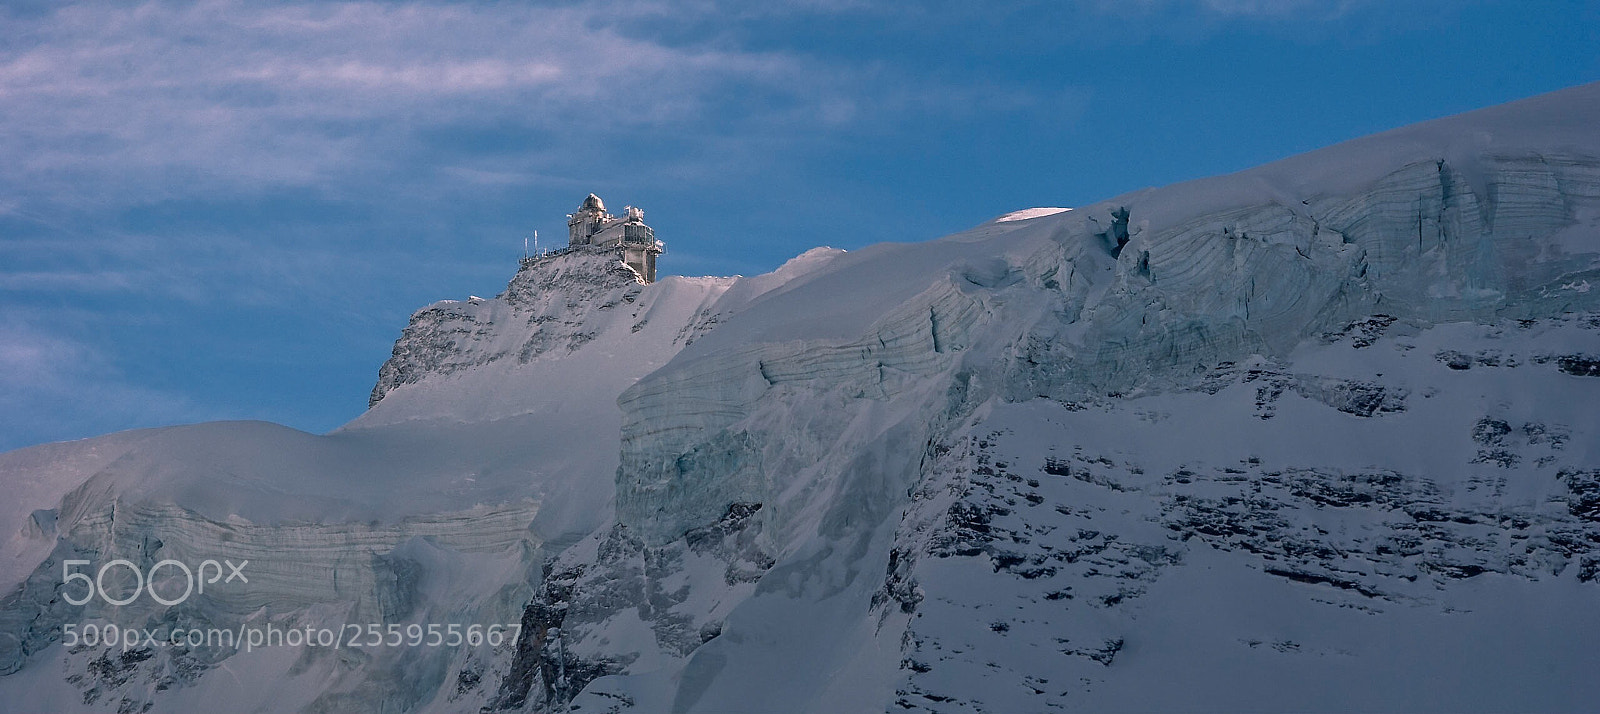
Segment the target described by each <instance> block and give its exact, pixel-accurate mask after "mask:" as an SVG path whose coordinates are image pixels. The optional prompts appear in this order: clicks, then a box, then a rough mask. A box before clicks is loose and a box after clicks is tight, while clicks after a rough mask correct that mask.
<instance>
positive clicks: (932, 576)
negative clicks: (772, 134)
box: [0, 84, 1600, 712]
mask: <svg viewBox="0 0 1600 714" xmlns="http://www.w3.org/2000/svg"><path fill="white" fill-rule="evenodd" d="M1596 117H1600V84H1591V85H1585V86H1581V87H1576V88H1573V89H1569V90H1565V91H1562V92H1557V93H1553V94H1549V95H1544V96H1540V97H1535V98H1532V99H1528V100H1524V101H1521V102H1515V103H1512V104H1507V105H1503V106H1499V107H1493V108H1490V109H1485V110H1481V111H1478V112H1472V113H1469V114H1464V115H1460V116H1456V117H1450V118H1446V119H1441V120H1437V121H1433V122H1427V123H1423V124H1419V125H1415V126H1412V127H1406V128H1403V129H1398V130H1395V131H1391V132H1386V133H1383V134H1379V135H1375V136H1372V137H1367V138H1364V139H1359V140H1355V141H1352V142H1346V143H1344V144H1340V145H1337V146H1333V147H1329V148H1327V149H1323V150H1320V151H1315V152H1311V153H1309V154H1304V155H1301V156H1296V157H1293V158H1290V159H1286V160H1283V161H1279V162H1276V163H1273V164H1268V165H1265V166H1262V167H1259V168H1256V169H1252V170H1249V171H1245V172H1241V173H1237V174H1233V175H1229V176H1222V177H1217V178H1212V179H1204V180H1200V181H1193V182H1188V183H1184V184H1178V185H1175V186H1169V187H1164V188H1157V189H1145V190H1142V191H1136V192H1133V193H1131V194H1127V195H1124V196H1120V197H1117V198H1113V199H1110V200H1107V201H1104V202H1101V203H1097V204H1094V205H1090V206H1082V207H1078V208H1076V209H1072V210H1067V209H1053V208H1052V209H1046V208H1036V209H1025V210H1023V211H1016V212H1013V213H1009V214H1006V215H1003V216H1001V217H999V218H997V219H995V220H993V221H990V222H988V223H985V224H983V225H980V226H977V227H975V228H973V229H971V230H968V231H965V232H962V233H958V234H955V235H952V236H948V237H945V238H941V239H938V240H934V241H928V242H923V243H904V244H881V245H875V246H871V247H868V248H865V249H862V250H859V251H851V252H848V253H846V252H844V251H839V250H834V249H828V248H818V249H814V250H812V251H808V252H806V253H804V254H802V255H800V256H798V257H796V258H794V259H793V260H791V261H789V262H788V263H786V264H785V265H784V266H782V267H781V268H779V269H778V270H776V271H774V272H772V273H768V274H765V275H758V276H752V277H741V278H685V277H667V278H663V279H662V280H660V281H659V282H657V283H654V284H651V285H644V284H642V283H641V282H640V281H639V280H638V276H637V275H635V274H634V273H633V272H632V271H631V270H629V269H628V268H627V267H626V266H623V265H621V264H620V263H618V262H617V261H616V260H615V258H614V256H608V255H607V254H605V253H604V252H603V251H588V250H584V249H577V250H571V251H564V252H561V253H558V254H554V255H550V256H543V257H540V258H535V259H533V260H531V261H528V262H527V263H525V264H524V265H523V267H522V269H521V270H519V271H518V272H517V274H516V276H515V277H514V278H513V279H512V280H511V282H510V284H509V285H508V286H507V289H506V291H505V292H504V293H502V294H501V295H499V296H497V297H495V298H493V299H487V300H485V299H473V300H471V301H467V302H453V301H445V302H440V303H436V304H434V305H430V306H428V307H425V308H423V309H422V310H419V311H417V313H415V314H414V315H413V316H412V319H411V322H410V324H409V325H408V326H407V328H406V330H405V332H404V333H403V334H402V336H401V338H400V339H399V340H398V341H397V343H396V346H395V351H394V355H393V357H392V358H391V359H390V360H389V361H388V362H386V363H385V364H384V366H383V368H382V370H381V371H380V374H379V379H378V383H377V385H376V386H375V388H374V391H373V397H372V405H371V408H370V409H369V411H368V412H367V413H366V414H364V415H363V416H361V417H360V418H358V419H356V420H355V421H353V422H351V423H350V424H348V425H346V426H344V427H342V428H340V429H338V430H336V431H334V432H333V433H330V434H327V435H320V436H319V435H312V434H305V433H302V432H298V431H295V430H292V429H288V428H285V427H281V426H277V425H272V424H265V423H260V422H224V423H213V424H200V425H194V426H187V427H173V428H167V429H151V430H142V431H135V432H125V433H120V434H112V435H108V436H104V437H100V438H96V439H88V440H83V441H78V442H69V443H62V444H48V445H42V446H37V447H32V448H28V449H22V450H18V451H13V452H10V453H7V454H3V455H0V483H3V484H5V486H6V490H7V495H8V498H7V499H5V500H4V501H3V502H0V544H3V550H0V587H4V588H5V589H6V590H5V592H6V593H7V594H5V595H4V599H3V600H0V712H3V711H45V710H47V711H101V710H105V711H141V710H148V711H191V710H194V709H195V708H197V707H205V708H209V709H218V708H219V707H220V708H221V709H225V710H235V711H263V710H266V711H290V710H303V711H344V710H385V711H466V710H479V709H486V710H489V711H517V710H521V711H556V710H562V709H564V708H567V707H569V706H570V707H571V708H572V709H573V710H578V711H641V712H643V711H652V712H653V711H785V712H787V711H864V710H890V709H893V710H904V709H910V710H927V711H940V712H956V711H1044V710H1048V709H1087V710H1095V711H1153V710H1184V711H1237V710H1285V709H1291V710H1300V711H1348V710H1385V711H1392V710H1417V711H1424V710H1432V711H1504V710H1511V709H1514V710H1539V711H1583V710H1587V709H1589V708H1591V707H1590V704H1591V703H1592V702H1593V701H1595V699H1596V697H1597V696H1600V685H1597V684H1595V683H1594V682H1595V679H1594V678H1593V677H1590V676H1588V673H1589V672H1592V671H1594V669H1595V667H1596V665H1600V654H1597V651H1596V650H1595V649H1594V647H1593V646H1592V643H1593V642H1594V641H1595V640H1596V637H1597V636H1600V604H1597V603H1600V598H1597V595H1600V450H1597V445H1600V417H1597V413H1596V412H1595V411H1594V410H1593V409H1592V408H1591V406H1590V405H1592V404H1594V403H1596V401H1597V399H1600V304H1597V303H1600V291H1594V290H1591V289H1590V286H1592V285H1594V284H1600V125H1597V123H1596V122H1595V121H1594V119H1595V118H1596ZM223 557H232V558H234V559H235V560H238V559H242V558H247V557H248V558H249V559H250V561H251V563H252V565H251V568H252V571H251V573H252V575H253V578H252V580H251V583H250V587H248V588H241V589H238V590H217V591H215V592H211V593H207V595H205V596H204V597H202V598H199V599H197V600H195V601H193V602H191V603H190V604H188V605H185V606H179V607H170V608H169V607H163V606H159V605H157V604H155V603H152V602H148V601H144V600H141V601H139V602H137V603H135V604H132V605H129V606H125V607H120V608H119V607H114V606H109V605H102V604H90V605H88V606H83V607H74V606H70V605H68V604H67V603H65V602H64V601H63V600H62V599H61V598H60V596H59V595H60V592H61V586H62V580H61V576H62V573H61V561H63V560H66V559H85V560H90V561H91V562H93V563H95V564H100V563H104V562H107V561H109V560H112V559H114V558H126V559H128V560H130V561H132V562H135V563H140V564H143V565H144V566H145V567H148V566H149V565H152V564H154V562H156V561H158V560H161V559H163V558H175V559H180V560H185V561H190V562H195V561H198V560H199V559H202V558H219V559H220V558H223ZM366 622H382V623H385V624H389V623H398V624H418V625H426V624H428V623H447V622H456V623H463V624H465V623H469V622H477V623H482V624H489V623H512V622H520V623H521V624H522V625H524V626H525V628H524V629H525V630H526V632H527V633H528V634H527V637H526V638H525V639H524V640H523V641H521V642H512V643H506V644H502V645H501V646H498V647H493V646H489V645H487V644H484V645H479V646H462V647H455V648H449V647H415V648H405V647H401V648H387V649H383V648H380V649H368V650H360V651H350V650H341V651H330V650H327V649H322V648H314V647H278V648H266V649H257V650H254V651H244V650H242V649H238V648H229V647H208V648H191V649H181V650H180V649H174V648H154V649H147V648H133V649H130V650H128V651H124V650H123V649H122V648H106V647H103V646H100V647H83V646H80V647H76V648H72V649H67V648H65V647H63V646H62V644H61V641H60V640H61V627H62V625H63V624H65V623H78V624H85V623H98V624H107V623H113V624H117V625H118V626H119V627H141V628H155V629H161V628H171V627H180V626H182V627H188V626H214V627H222V628H233V627H237V626H239V625H242V624H243V625H261V626H264V625H266V624H275V625H278V626H283V627H289V626H306V625H314V626H326V627H338V626H340V625H342V624H346V623H366ZM219 703H221V704H219Z"/></svg>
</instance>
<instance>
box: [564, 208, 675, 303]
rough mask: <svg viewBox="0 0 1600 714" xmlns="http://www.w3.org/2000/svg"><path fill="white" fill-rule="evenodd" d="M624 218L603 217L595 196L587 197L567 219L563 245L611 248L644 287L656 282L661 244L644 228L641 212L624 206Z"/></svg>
mask: <svg viewBox="0 0 1600 714" xmlns="http://www.w3.org/2000/svg"><path fill="white" fill-rule="evenodd" d="M623 212H624V215H622V216H613V215H611V214H609V213H606V204H605V202H604V201H601V200H600V197H599V196H596V195H594V194H592V193H591V194H589V197H588V198H585V199H583V205H582V206H579V207H578V212H577V213H573V214H570V215H568V216H567V245H569V246H579V245H592V246H598V247H601V248H615V249H617V253H618V255H619V256H620V257H621V258H622V262H624V263H627V264H628V267H630V268H633V269H634V271H635V272H637V273H639V275H640V276H642V277H643V278H644V281H645V282H647V283H653V282H655V281H656V256H658V255H661V252H662V243H661V241H658V240H656V232H655V231H654V230H653V229H651V228H650V226H647V225H645V224H644V211H642V210H640V209H638V208H634V207H633V206H628V207H626V208H624V209H623Z"/></svg>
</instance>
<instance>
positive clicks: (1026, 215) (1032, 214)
mask: <svg viewBox="0 0 1600 714" xmlns="http://www.w3.org/2000/svg"><path fill="white" fill-rule="evenodd" d="M1070 210H1072V209H1070V208H1055V207H1052V206H1039V207H1037V208H1024V209H1022V210H1020V211H1012V212H1010V213H1007V214H1005V215H1003V216H1001V217H999V218H996V219H994V222H995V223H1005V222H1007V221H1026V220H1028V219H1030V218H1043V217H1044V216H1053V215H1055V214H1057V213H1061V212H1063V211H1070Z"/></svg>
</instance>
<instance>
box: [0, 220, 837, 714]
mask: <svg viewBox="0 0 1600 714" xmlns="http://www.w3.org/2000/svg"><path fill="white" fill-rule="evenodd" d="M825 260H826V252H824V253H819V254H817V255H814V256H811V258H810V259H809V262H808V261H801V262H800V263H799V264H797V266H792V267H791V268H790V270H791V272H795V271H803V270H804V269H806V268H805V265H807V264H810V265H812V266H813V267H814V266H815V265H817V264H820V263H819V262H818V261H822V262H825ZM735 282H737V281H736V280H734V279H721V278H705V279H696V278H676V277H673V278H667V279H664V280H662V281H660V282H658V283H656V284H653V285H648V286H646V285H642V284H640V283H639V281H638V280H637V276H636V275H634V274H633V273H632V272H631V271H629V270H628V269H627V268H626V267H625V266H622V265H621V264H620V263H619V262H617V261H616V259H615V256H614V255H605V254H603V253H600V252H595V251H588V250H584V249H578V250H572V251H566V252H563V253H561V254H557V255H551V256H546V257H542V258H539V259H535V260H532V261H529V262H528V263H527V264H526V265H525V266H524V267H523V269H522V270H521V271H519V272H518V273H517V275H516V277H515V278H513V280H512V281H511V283H510V284H509V285H508V287H507V289H506V291H505V292H504V293H503V294H502V295H500V296H499V297H497V298H495V299H493V300H473V301H469V302H445V303H439V304H436V305H433V306H429V307H428V308H425V309H423V310H421V311H419V312H418V313H417V314H416V315H415V316H414V317H413V320H412V322H411V325H410V326H408V327H407V329H406V331H405V333H404V335H403V336H402V338H401V339H400V341H399V342H398V343H397V344H396V348H395V356H394V357H393V358H392V359H391V360H389V361H388V362H387V363H386V364H385V365H384V367H383V369H382V371H381V374H380V378H379V383H378V385H377V387H376V388H375V389H374V407H373V408H372V409H371V410H369V411H368V412H367V414H365V415H363V416H362V417H361V418H360V419H357V420H356V421H355V422H352V423H351V424H349V425H346V426H345V427H344V428H342V429H340V430H337V431H335V432H334V433H332V434H329V435H326V436H316V435H311V434H305V433H301V432H297V431H294V430H292V429H287V428H284V427H280V426H277V425H272V424H265V423H256V422H235V423H215V424H199V425H194V426H186V427H174V428H167V429H153V430H146V431H141V432H130V433H127V434H117V435H111V436H108V437H102V438H99V439H91V440H85V441H81V442H74V443H70V444H51V445H46V446H42V447H36V448H34V449H24V450H21V451H17V452H12V453H10V454H6V455H4V456H0V474H3V477H4V479H5V482H6V483H7V485H8V487H9V488H10V489H11V494H12V496H13V498H11V499H8V500H6V502H5V504H4V510H3V511H0V519H3V520H0V528H3V531H0V532H3V533H4V534H6V535H5V538H4V540H3V543H4V546H5V551H4V556H5V558H6V560H5V565H6V568H5V571H4V573H3V574H4V577H5V586H6V590H7V595H6V597H5V599H4V601H3V607H0V672H7V673H16V674H13V675H12V676H9V677H7V678H5V679H4V680H0V688H7V689H9V688H10V687H12V686H17V687H21V688H23V689H36V690H38V692H39V693H37V694H35V695H32V696H30V697H20V696H12V694H10V693H8V694H6V695H5V696H4V697H0V699H4V700H6V701H13V702H24V701H25V702H28V705H27V706H28V708H30V709H32V708H43V709H59V710H67V709H72V708H74V707H77V706H79V705H80V704H81V705H84V706H87V705H96V706H98V705H107V706H111V707H112V708H117V707H121V706H124V705H127V706H133V707H135V708H140V707H142V706H144V705H145V704H146V703H159V704H161V705H162V706H171V707H172V708H173V709H174V710H182V709H184V708H185V706H186V705H184V704H183V702H189V703H190V704H189V705H188V706H197V704H196V702H198V701H202V700H203V699H204V697H203V696H201V697H200V698H199V699H195V697H196V696H198V695H197V693H198V692H201V691H204V690H206V689H208V688H209V687H212V686H215V685H213V684H206V682H214V681H215V680H214V677H213V676H212V675H211V674H210V672H212V671H213V670H214V669H219V668H220V669H225V670H230V671H232V670H235V668H236V667H237V666H239V665H238V663H239V661H240V660H241V659H243V660H249V661H257V660H259V659H260V656H259V655H253V654H251V653H249V652H244V651H241V650H240V649H239V648H237V647H221V648H210V649H205V650H203V651H193V650H183V651H177V650H173V649H162V650H160V651H150V652H147V653H145V654H141V655H138V656H137V657H135V660H137V661H132V660H130V661H128V662H125V663H124V662H122V661H121V660H117V659H116V658H117V657H118V656H119V655H120V653H113V654H112V659H113V660H116V661H117V662H118V664H116V666H115V667H112V669H115V670H118V672H112V673H109V674H108V670H107V669H106V667H109V666H110V665H105V663H98V664H97V662H99V660H97V659H96V657H97V656H98V654H99V653H98V652H83V651H81V650H74V651H73V652H67V653H63V652H61V651H60V649H59V648H56V647H55V644H56V643H58V642H59V641H60V640H61V637H62V628H61V626H62V625H63V624H64V623H115V624H118V625H119V626H123V627H129V626H144V627H150V626H160V627H169V626H170V627H175V626H180V625H181V626H183V627H201V628H213V627H215V628H222V629H231V628H235V627H238V626H240V625H249V626H266V625H268V624H271V625H275V626H279V627H289V626H301V627H304V626H307V625H311V626H318V627H333V628H337V627H338V626H339V625H341V624H343V623H353V622H382V623H390V622H397V623H406V622H413V621H414V622H417V623H424V622H460V623H467V622H478V623H486V624H487V623H496V622H498V623H502V624H504V623H515V622H517V621H518V619H519V618H520V617H521V611H522V607H523V605H524V604H525V603H526V602H527V600H528V599H529V598H530V597H531V595H532V590H531V587H532V585H533V584H536V583H537V582H538V581H539V578H540V571H541V567H542V562H543V561H544V559H545V558H546V557H547V555H548V549H550V548H556V549H559V548H560V547H562V546H564V544H565V543H568V542H571V541H573V540H575V539H577V538H580V537H582V536H583V535H585V534H587V533H589V532H592V531H593V530H595V529H596V528H597V527H599V525H600V524H602V523H604V522H605V521H606V520H608V519H609V514H610V506H611V498H612V494H613V483H614V477H615V470H616V464H617V456H616V454H617V448H616V439H617V437H616V434H617V432H618V429H619V428H620V421H621V412H620V410H619V409H618V408H617V406H616V398H617V395H618V394H619V393H620V392H621V391H622V389H623V388H624V387H625V386H627V385H628V384H630V383H631V382H632V381H633V380H635V379H637V378H638V376H640V375H642V374H644V373H646V372H648V371H650V370H651V369H654V368H655V367H657V366H659V365H661V364H662V363H664V362H665V361H666V360H667V359H669V358H670V357H671V355H672V354H673V353H675V352H676V351H677V350H678V349H680V348H681V347H682V346H683V345H686V344H688V343H690V342H692V341H693V339H694V337H695V336H696V335H697V334H699V333H700V332H701V331H703V330H704V329H705V328H706V326H707V325H710V324H714V322H715V319H716V317H715V314H716V313H715V312H714V311H713V310H712V309H711V306H712V305H713V304H714V303H715V302H716V301H717V299H718V298H719V297H720V296H721V295H722V293H723V292H725V291H726V290H727V289H728V288H729V287H730V286H732V285H733V284H734V283H735ZM780 283H781V280H777V281H774V280H772V279H771V278H768V279H767V284H766V288H767V289H770V288H771V287H775V286H776V285H778V284H780ZM759 288H760V285H754V286H748V287H744V288H742V289H741V290H740V295H741V297H738V298H737V300H748V299H751V298H752V297H754V296H757V295H759V294H760V292H761V289H759ZM551 541H554V542H555V545H554V546H550V545H547V543H549V542H551ZM119 558H122V559H127V560H129V561H130V562H132V563H135V564H137V565H138V566H140V567H141V569H143V570H148V569H149V568H150V567H151V566H152V565H153V564H154V563H156V562H158V561H160V560H163V559H176V560H179V561H180V562H185V563H188V564H190V565H191V566H193V565H194V564H196V563H198V562H200V561H201V560H205V559H218V560H221V559H230V560H232V561H234V562H242V561H246V560H248V561H249V563H250V564H249V566H248V567H247V570H246V572H247V574H248V576H249V577H250V584H249V586H248V587H247V588H245V589H243V590H234V591H229V590H226V589H215V590H213V591H211V592H208V593H206V594H205V595H204V597H200V598H196V599H194V600H191V601H189V603H188V604H187V605H186V606H184V607H175V608H165V607H154V605H153V603H151V602H149V601H147V600H140V601H139V603H138V604H135V605H131V606H126V607H116V608H114V607H108V606H104V605H103V604H99V603H98V601H95V602H92V603H90V604H88V605H86V606H71V605H70V604H68V603H67V602H65V601H64V600H63V599H62V598H61V597H59V590H60V588H61V586H62V575H63V574H62V567H61V564H62V562H63V561H65V560H69V559H83V560H89V561H91V562H92V563H95V564H103V563H106V562H110V561H112V560H115V559H119ZM97 605H98V606H97ZM141 605H142V606H143V607H141ZM430 649H432V650H434V651H431V652H430V651H427V650H430ZM491 650H492V648H488V647H480V648H464V649H458V650H452V649H448V648H447V649H439V648H419V649H414V650H410V651H406V652H401V651H398V650H396V651H392V652H390V653H388V656H378V657H375V658H370V659H363V660H362V664H359V665H356V666H353V667H351V666H344V665H341V667H340V668H339V671H340V673H339V674H337V675H334V674H332V673H331V672H330V671H328V670H325V669H324V668H323V667H324V665H323V664H316V662H318V661H325V662H330V663H331V661H332V660H322V659H321V658H322V657H323V656H325V653H324V654H317V653H313V652H309V651H308V652H303V653H302V654H303V655H304V656H305V657H307V658H309V659H304V660H302V662H303V665H302V666H304V667H309V668H310V669H311V671H314V672H321V675H319V681H316V682H311V683H307V685H306V687H304V688H303V693H304V694H305V695H306V696H305V697H304V698H303V699H297V698H292V697H291V698H279V695H276V694H273V693H272V692H273V690H275V689H276V687H272V686H266V687H265V688H264V691H265V694H263V695H262V696H265V697H267V698H265V699H260V700H257V701H258V702H260V703H261V705H262V706H265V707H267V708H270V709H280V708H295V707H301V706H306V707H312V708H316V707H322V708H332V709H341V708H346V709H347V708H351V707H355V708H369V707H380V708H384V707H387V708H391V709H399V710H405V709H414V708H416V707H418V706H422V705H423V704H425V703H426V702H427V701H430V700H431V698H433V697H435V696H443V695H442V694H441V692H446V691H447V690H448V687H446V686H445V683H444V677H445V673H446V672H447V671H448V672H451V673H453V672H456V671H458V670H462V669H464V668H471V667H474V666H482V665H475V664H473V663H474V662H483V661H492V660H493V659H494V657H493V654H492V651H491ZM50 653H54V655H52V654H50ZM146 655H148V656H146ZM123 664H126V665H127V666H126V669H127V670H128V671H127V672H121V668H123ZM102 665H104V666H102ZM252 666H253V665H252ZM19 669H21V670H22V671H21V672H17V670H19ZM41 669H42V670H44V671H48V672H49V673H50V674H49V677H50V678H51V679H49V680H48V681H49V686H45V685H43V684H41V683H40V681H39V680H37V679H35V678H36V677H39V676H44V675H41V674H39V672H40V670H41ZM135 669H137V676H135V674H134V670H135ZM247 669H249V668H247ZM249 671H250V672H252V673H254V674H258V675H259V676H261V677H264V678H267V680H268V681H270V679H271V678H273V677H285V678H286V677H290V676H291V674H290V673H288V672H285V671H283V670H282V668H281V667H278V665H277V664H273V665H270V666H266V667H265V668H263V669H261V670H260V671H259V672H256V671H255V670H254V669H250V670H249ZM398 672H410V673H412V674H413V675H417V676H412V677H407V678H406V679H405V683H404V686H394V684H393V682H392V680H393V678H394V677H395V674H396V673H398ZM240 674H241V673H240V672H239V671H233V672H232V674H228V673H226V672H225V673H224V675H223V676H224V678H227V677H232V676H239V675H240ZM103 675H104V676H103ZM113 675H114V676H113ZM123 675H127V676H123ZM63 676H69V677H71V678H72V681H71V682H63V681H62V679H61V678H62V677H63ZM108 677H109V679H108ZM147 679H148V681H149V682H157V683H160V685H161V686H159V687H158V688H157V689H154V690H152V689H151V688H150V687H149V686H147V684H145V681H146V680H147ZM130 680H137V683H136V686H134V687H133V688H131V689H130V688H129V686H128V684H129V681H130ZM243 680H244V683H245V684H248V685H249V686H254V683H255V682H256V680H255V679H253V678H252V677H251V676H248V675H245V676H244V677H243ZM41 687H42V688H41ZM170 689H182V690H184V691H185V692H186V693H185V694H183V695H170V694H166V693H165V692H167V691H168V690H170ZM50 691H54V692H55V694H54V695H46V694H45V692H50ZM158 692H160V693H158ZM49 702H55V704H49ZM129 702H131V703H132V704H128V703H129ZM380 705H381V706H380ZM241 706H242V707H244V708H249V707H251V706H255V704H241ZM447 708H448V707H447ZM5 709H6V707H4V706H0V710H5Z"/></svg>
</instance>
